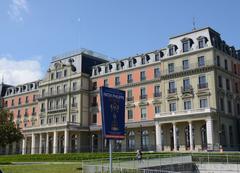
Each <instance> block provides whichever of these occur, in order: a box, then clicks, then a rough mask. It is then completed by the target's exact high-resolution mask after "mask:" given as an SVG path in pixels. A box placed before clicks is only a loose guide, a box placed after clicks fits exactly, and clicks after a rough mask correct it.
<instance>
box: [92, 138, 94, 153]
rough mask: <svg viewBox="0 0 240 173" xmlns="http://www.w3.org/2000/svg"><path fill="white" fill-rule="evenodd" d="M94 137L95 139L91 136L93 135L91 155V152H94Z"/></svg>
mask: <svg viewBox="0 0 240 173" xmlns="http://www.w3.org/2000/svg"><path fill="white" fill-rule="evenodd" d="M94 137H95V135H94V134H93V135H92V153H93V151H94Z"/></svg>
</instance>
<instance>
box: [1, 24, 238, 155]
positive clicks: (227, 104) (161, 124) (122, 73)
mask: <svg viewBox="0 0 240 173" xmlns="http://www.w3.org/2000/svg"><path fill="white" fill-rule="evenodd" d="M33 83H34V84H35V85H34V86H35V87H32V83H29V84H24V85H21V87H19V86H17V87H12V88H9V89H8V90H7V92H6V94H5V97H4V99H5V103H6V105H7V108H8V109H9V110H10V111H12V112H13V113H14V117H15V121H16V123H17V124H18V125H19V126H20V127H21V128H22V132H23V134H24V136H25V137H24V139H23V141H22V142H21V143H20V144H19V145H20V147H19V148H20V150H22V153H23V154H26V153H31V154H37V153H53V154H55V153H68V152H82V151H106V150H107V146H108V141H107V140H105V139H104V138H103V136H102V120H101V107H100V95H99V88H100V87H101V86H106V87H111V88H118V89H121V90H125V91H126V104H125V108H126V109H125V115H126V117H125V121H126V131H125V132H126V134H125V136H126V137H125V139H124V140H122V141H121V140H115V142H114V150H115V151H134V150H136V149H141V150H151V151H154V150H156V151H204V150H215V149H219V148H221V147H222V148H223V149H224V150H239V147H240V146H239V143H240V142H239V134H240V133H239V118H240V94H239V91H240V88H239V86H240V50H235V48H234V47H233V46H232V47H230V46H228V45H227V44H226V43H225V42H224V41H223V40H222V39H221V36H220V34H219V33H217V32H216V31H214V30H213V29H211V28H209V27H207V28H203V29H199V30H193V31H192V32H189V33H185V34H182V35H179V36H175V37H172V38H170V40H169V44H168V45H167V46H166V47H165V48H162V49H159V50H154V51H151V52H146V53H144V54H139V55H136V56H133V57H128V58H123V59H119V60H117V61H109V60H107V59H106V58H105V57H104V56H102V55H100V54H96V53H95V52H92V51H89V50H80V51H78V52H74V53H71V54H65V55H62V56H57V57H54V58H53V60H52V62H51V64H50V66H49V69H48V71H47V73H46V75H45V77H44V78H43V79H42V80H40V81H37V82H33ZM26 86H29V87H26ZM21 88H22V89H21ZM26 88H30V90H28V89H26ZM20 91H21V92H20ZM19 92H20V93H19ZM34 95H36V100H35V101H33V102H32V101H31V99H32V100H33V96H34ZM20 96H21V97H20ZM20 98H21V100H25V102H26V100H27V98H28V100H29V102H30V103H25V104H20V105H19V104H17V102H19V99H20ZM12 102H14V106H12ZM15 102H16V103H15ZM15 104H17V105H15ZM33 107H35V112H36V115H33V113H32V112H33ZM26 110H27V111H26ZM18 112H19V114H20V115H25V113H26V112H27V115H30V116H26V117H27V118H26V117H25V116H20V118H19V116H18Z"/></svg>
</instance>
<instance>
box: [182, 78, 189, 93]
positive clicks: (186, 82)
mask: <svg viewBox="0 0 240 173" xmlns="http://www.w3.org/2000/svg"><path fill="white" fill-rule="evenodd" d="M189 89H190V80H189V78H186V79H183V90H184V91H186V90H189Z"/></svg>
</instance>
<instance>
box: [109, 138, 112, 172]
mask: <svg viewBox="0 0 240 173" xmlns="http://www.w3.org/2000/svg"><path fill="white" fill-rule="evenodd" d="M109 163H110V165H109V167H110V172H109V173H112V140H111V139H109Z"/></svg>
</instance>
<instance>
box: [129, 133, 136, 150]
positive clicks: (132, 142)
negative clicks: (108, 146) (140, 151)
mask: <svg viewBox="0 0 240 173" xmlns="http://www.w3.org/2000/svg"><path fill="white" fill-rule="evenodd" d="M128 148H129V149H135V133H134V131H130V132H129V134H128Z"/></svg>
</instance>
